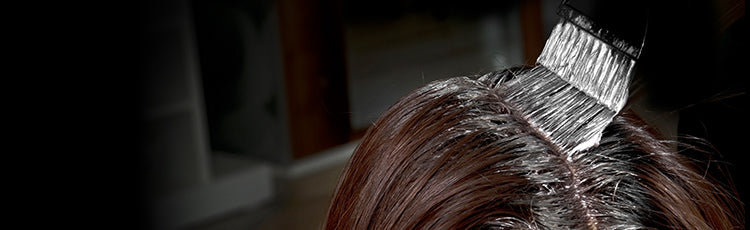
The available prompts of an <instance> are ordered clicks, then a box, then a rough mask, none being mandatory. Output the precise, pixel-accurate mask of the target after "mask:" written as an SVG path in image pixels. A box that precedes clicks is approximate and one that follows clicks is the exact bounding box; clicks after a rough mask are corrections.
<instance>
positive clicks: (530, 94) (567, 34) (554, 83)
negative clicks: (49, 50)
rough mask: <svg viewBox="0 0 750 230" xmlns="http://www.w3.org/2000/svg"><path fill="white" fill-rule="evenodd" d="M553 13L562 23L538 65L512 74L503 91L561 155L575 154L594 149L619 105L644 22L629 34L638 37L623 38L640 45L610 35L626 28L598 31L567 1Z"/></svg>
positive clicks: (624, 96)
mask: <svg viewBox="0 0 750 230" xmlns="http://www.w3.org/2000/svg"><path fill="white" fill-rule="evenodd" d="M615 11H620V12H622V11H625V12H624V13H627V14H630V13H632V11H630V12H627V10H624V9H615ZM606 13H610V12H606ZM558 14H559V15H560V16H561V17H562V18H561V20H560V22H559V23H558V24H557V25H556V26H555V27H554V29H553V30H552V33H551V35H550V37H549V38H548V40H547V42H546V44H545V46H544V50H543V51H542V53H541V55H540V56H539V58H538V59H537V63H538V65H537V66H536V67H534V68H532V69H530V70H528V71H525V72H522V73H516V75H517V77H516V78H514V79H513V80H511V81H510V82H508V83H507V84H506V85H505V87H506V88H505V89H504V92H505V94H506V97H507V98H508V101H509V102H510V103H511V104H513V105H514V106H516V108H517V109H519V110H520V111H521V113H522V116H524V118H526V119H527V120H528V121H529V122H530V123H531V125H532V126H534V127H535V128H537V129H538V130H539V131H541V133H542V134H543V135H545V136H546V137H547V138H549V140H550V141H551V142H553V143H555V144H556V145H558V146H559V147H560V148H561V149H563V150H565V151H570V152H578V151H581V150H585V149H588V148H591V147H593V146H596V145H597V144H598V143H599V140H600V139H601V136H602V132H603V131H604V128H605V127H606V126H607V125H608V124H609V123H610V122H611V121H612V119H613V118H614V117H615V115H617V113H618V112H620V110H621V109H622V108H623V107H624V106H625V102H626V101H627V98H628V85H629V83H630V78H631V74H632V72H633V68H634V66H635V61H636V59H637V58H638V56H639V55H640V50H641V47H642V45H643V38H644V35H645V21H642V22H643V23H641V25H639V26H641V27H640V29H639V30H638V29H636V30H635V31H640V33H641V34H640V35H633V34H632V33H629V35H631V37H630V38H636V39H635V40H640V42H633V39H630V40H629V39H627V37H622V36H620V34H623V33H620V34H615V33H614V32H613V31H615V32H618V31H619V32H622V31H627V29H626V30H623V29H612V28H604V27H603V26H602V25H600V24H597V23H595V22H594V21H593V20H592V19H593V18H592V17H590V16H589V15H585V14H583V12H582V11H581V10H580V9H578V8H575V7H573V6H572V5H570V4H569V1H563V3H562V4H561V5H560V10H559V11H558ZM614 15H616V14H614ZM629 16H630V17H632V16H633V15H629ZM630 17H628V19H630ZM640 19H645V17H641V18H640ZM640 19H638V20H640ZM605 21H606V20H605ZM615 24H616V23H615ZM636 24H638V23H636ZM631 28H632V27H631ZM618 36H619V37H618Z"/></svg>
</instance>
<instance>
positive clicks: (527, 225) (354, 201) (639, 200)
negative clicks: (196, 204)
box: [324, 67, 744, 229]
mask: <svg viewBox="0 0 750 230" xmlns="http://www.w3.org/2000/svg"><path fill="white" fill-rule="evenodd" d="M524 71H530V68H529V67H517V68H511V69H507V70H503V71H498V72H491V73H488V74H485V75H482V76H472V77H455V78H450V79H446V80H440V81H435V82H432V83H430V84H428V85H426V86H424V87H421V88H418V89H416V90H414V91H412V92H411V93H409V94H407V95H406V96H404V97H403V98H401V99H400V100H398V101H397V102H396V103H395V104H394V105H392V106H391V107H390V108H388V109H387V110H386V112H385V113H384V114H383V115H382V116H381V117H380V118H379V119H378V120H377V121H376V122H375V123H374V124H373V125H372V126H371V127H370V129H368V131H367V132H366V134H365V136H364V137H363V139H362V140H361V142H360V144H359V145H358V146H357V148H356V149H355V151H354V154H353V155H352V157H351V159H350V161H349V163H348V164H347V166H346V167H345V169H344V171H343V174H342V177H341V179H340V181H339V184H338V186H337V188H336V191H335V193H334V196H333V199H332V202H331V206H330V208H329V210H328V216H327V220H326V222H325V223H324V228H325V229H744V208H743V207H742V205H741V204H740V203H739V201H738V200H737V199H736V198H735V197H736V194H734V193H733V192H732V190H731V188H725V187H724V186H721V184H720V183H721V182H720V181H719V180H718V179H716V178H713V177H711V176H710V175H704V171H703V168H702V167H701V166H700V165H699V164H697V163H696V162H694V161H692V160H690V159H689V158H687V157H685V156H682V155H680V154H679V153H677V152H675V151H674V150H673V149H672V148H670V146H669V145H667V144H666V143H665V142H663V141H661V140H660V139H659V138H658V137H657V135H656V134H655V133H653V130H652V129H651V128H650V127H648V126H647V125H646V124H645V123H644V122H643V121H642V120H640V119H639V118H638V117H637V116H636V115H635V114H633V113H632V112H630V111H627V110H625V111H622V112H619V113H618V114H617V115H616V116H614V119H613V121H612V122H611V123H610V124H609V125H607V126H606V128H604V131H603V134H602V137H601V140H600V141H599V143H598V145H596V146H594V147H592V148H589V149H586V150H583V151H570V150H566V149H565V148H561V147H560V146H556V145H555V144H554V142H551V141H550V140H549V139H547V138H546V137H545V135H542V134H540V133H539V131H538V129H536V128H534V127H533V126H532V125H531V123H530V122H529V121H528V120H527V119H525V118H524V116H522V115H521V113H520V112H519V111H518V108H519V106H524V105H519V104H515V103H518V102H513V100H509V99H508V98H507V92H504V89H506V87H504V86H505V84H506V83H507V82H509V81H511V80H512V79H513V78H514V76H515V75H516V74H522V73H523V72H524Z"/></svg>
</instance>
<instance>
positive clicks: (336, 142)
mask: <svg viewBox="0 0 750 230" xmlns="http://www.w3.org/2000/svg"><path fill="white" fill-rule="evenodd" d="M629 2H630V3H629V4H646V3H645V1H644V2H639V1H629ZM559 4H560V1H558V0H528V1H476V0H465V1H455V2H454V1H422V0H411V1H409V0H407V1H394V0H381V1H353V0H213V1H212V0H162V1H151V2H146V3H144V9H143V10H142V13H143V15H142V16H143V17H144V18H145V19H146V20H145V23H143V25H142V32H143V33H142V36H139V39H140V40H139V42H140V43H141V44H142V45H141V48H143V50H144V51H145V53H144V55H145V56H144V58H143V59H142V60H143V63H142V67H143V70H144V78H143V80H142V81H141V82H140V85H139V89H140V90H139V93H141V94H142V101H140V103H139V105H140V110H139V111H140V113H139V120H138V123H137V125H139V126H140V127H142V129H141V132H140V133H139V138H140V145H139V150H140V151H141V152H142V153H144V154H143V167H142V168H139V170H141V172H140V173H142V176H143V182H144V186H143V187H144V193H145V194H146V195H145V196H144V199H145V202H144V204H145V207H146V208H145V210H144V212H145V213H144V215H145V216H147V217H146V218H147V221H146V227H147V228H150V229H196V230H204V229H205V230H208V229H319V228H320V226H321V224H322V222H323V219H324V217H325V212H326V209H327V207H328V205H329V201H330V198H331V196H332V193H333V191H334V189H335V186H336V183H337V181H338V177H339V176H340V173H341V170H342V169H343V167H344V165H345V164H346V161H347V160H348V158H349V156H350V155H351V153H352V151H353V149H354V148H355V147H356V145H357V143H358V140H359V139H360V138H361V137H362V135H363V134H364V132H365V131H366V130H367V128H368V127H369V126H370V125H371V124H372V123H373V122H374V121H375V119H377V117H378V116H379V115H380V113H382V112H383V111H385V110H386V109H387V108H388V106H390V105H391V104H393V103H394V102H395V101H396V100H397V99H398V98H399V97H401V96H403V95H405V94H406V93H408V92H409V91H411V90H413V89H415V88H417V87H420V86H422V85H425V84H426V83H429V82H431V81H434V80H437V79H443V78H448V77H455V76H473V75H480V74H482V73H486V72H489V71H494V70H501V69H504V68H507V67H511V66H518V65H533V64H534V63H535V60H536V57H537V56H538V55H539V53H540V52H541V50H542V48H543V46H544V41H545V40H546V38H547V36H548V35H549V33H550V31H551V30H552V27H553V26H554V24H555V23H557V21H558V19H559V18H558V16H557V15H556V14H555V12H556V10H557V7H558V5H559ZM578 4H581V5H582V6H586V7H587V8H589V7H590V8H591V9H594V10H596V11H601V10H602V9H606V8H607V7H616V5H614V6H613V4H609V5H605V4H595V3H593V2H589V1H581V3H578ZM649 6H650V9H651V10H650V11H649V14H648V18H649V31H648V35H647V40H646V41H647V42H646V44H645V45H646V46H645V47H646V49H644V52H643V54H642V62H641V63H640V64H639V69H638V70H637V73H636V75H637V76H636V80H635V81H634V87H633V92H631V94H632V98H633V99H632V100H631V104H630V105H629V107H630V108H631V109H633V110H635V111H636V112H637V113H638V114H640V115H641V116H642V117H643V118H644V119H645V120H646V121H647V122H649V123H650V124H652V125H653V126H654V127H656V128H657V129H658V130H659V131H660V132H661V133H662V134H663V135H664V136H665V137H666V138H667V139H672V140H676V139H679V138H680V137H682V136H697V137H701V138H706V139H708V140H709V141H711V142H712V143H714V145H713V147H715V148H716V149H717V150H719V152H720V153H722V157H723V158H719V159H717V158H710V159H707V160H710V161H711V162H717V163H720V164H724V163H726V162H730V163H731V162H741V157H743V154H744V152H746V150H745V148H742V147H740V146H739V145H740V143H742V141H743V140H747V134H746V133H747V131H744V132H739V131H738V130H743V129H745V128H746V124H747V122H746V120H747V119H746V118H744V117H743V116H746V113H744V111H745V109H746V98H747V96H746V94H745V92H746V83H745V80H744V79H743V78H745V77H744V76H746V75H747V73H746V72H745V70H743V69H742V66H743V65H746V64H747V62H746V59H747V57H746V56H747V53H746V51H745V47H746V46H745V44H746V37H745V35H744V32H742V31H744V27H745V26H744V25H745V19H744V11H745V10H744V9H745V7H744V1H734V0H715V1H679V2H678V1H672V2H670V1H664V2H660V3H650V5H649ZM605 12H606V11H605ZM740 28H742V29H740ZM740 30H742V31H740ZM745 130H746V129H745ZM676 148H677V147H676ZM691 156H693V157H696V158H701V157H705V156H704V155H700V154H694V155H691ZM704 160H705V159H704ZM711 170H718V171H717V173H719V174H722V175H731V176H733V177H734V180H735V183H736V184H737V185H738V189H739V192H740V194H743V195H742V196H744V191H746V189H745V187H744V186H745V184H746V183H745V182H746V181H745V179H744V177H740V176H741V174H742V173H741V172H740V171H739V169H738V167H736V165H735V166H731V165H730V166H727V167H725V168H722V167H713V166H712V168H711Z"/></svg>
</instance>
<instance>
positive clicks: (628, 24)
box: [558, 0, 649, 59]
mask: <svg viewBox="0 0 750 230" xmlns="http://www.w3.org/2000/svg"><path fill="white" fill-rule="evenodd" d="M647 6H648V4H646V2H644V1H641V0H630V1H594V0H564V1H562V3H561V4H560V9H559V11H558V14H559V15H560V16H561V17H563V18H565V19H566V20H568V21H571V22H572V23H573V24H575V25H577V26H578V27H580V28H582V29H583V30H585V31H587V32H589V33H591V34H592V35H593V36H595V37H597V38H599V39H600V40H602V41H604V42H606V43H607V44H610V45H612V46H614V47H616V48H617V49H618V50H619V51H621V52H623V53H625V54H627V55H628V56H630V57H632V58H633V59H638V57H639V56H640V54H641V50H642V48H643V43H644V41H645V38H646V31H647V27H648V13H649V12H648V7H647Z"/></svg>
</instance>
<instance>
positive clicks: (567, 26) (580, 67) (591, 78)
mask: <svg viewBox="0 0 750 230" xmlns="http://www.w3.org/2000/svg"><path fill="white" fill-rule="evenodd" d="M537 63H539V64H541V65H543V66H545V67H547V68H548V69H549V70H551V71H552V72H554V73H556V74H557V75H559V76H560V77H561V78H562V79H564V80H566V81H568V82H570V84H573V86H575V87H576V88H578V89H580V90H581V91H583V92H584V93H586V94H588V95H591V96H592V97H594V98H596V99H597V101H599V103H601V104H604V105H605V106H607V107H609V108H610V109H612V110H614V111H620V109H622V107H623V106H625V102H626V101H627V97H628V84H629V83H630V74H631V72H632V71H633V67H634V66H635V60H634V59H632V58H631V57H630V56H628V55H627V54H625V53H623V52H620V51H618V50H617V49H616V48H614V47H613V46H611V45H609V44H607V43H605V42H603V41H601V40H599V39H598V38H597V37H594V36H593V35H591V34H590V33H588V32H586V31H584V30H582V29H580V28H578V27H577V26H575V25H574V24H572V23H570V22H567V21H565V20H561V21H560V23H558V24H557V25H556V26H555V28H554V29H553V30H552V34H551V35H550V37H549V38H548V39H547V44H545V46H544V50H543V51H542V54H541V55H540V56H539V58H537Z"/></svg>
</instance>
